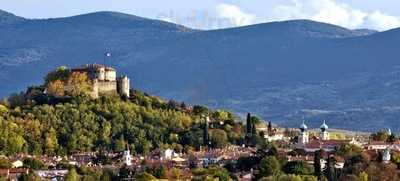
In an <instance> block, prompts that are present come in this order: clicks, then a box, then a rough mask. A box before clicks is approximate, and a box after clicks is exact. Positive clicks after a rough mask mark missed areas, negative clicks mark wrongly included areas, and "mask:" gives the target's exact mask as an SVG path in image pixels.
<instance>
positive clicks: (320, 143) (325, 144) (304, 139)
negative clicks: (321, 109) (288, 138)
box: [296, 121, 357, 152]
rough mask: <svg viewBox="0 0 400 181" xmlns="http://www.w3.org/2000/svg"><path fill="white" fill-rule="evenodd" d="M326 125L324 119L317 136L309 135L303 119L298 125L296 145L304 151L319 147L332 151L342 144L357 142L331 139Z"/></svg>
mask: <svg viewBox="0 0 400 181" xmlns="http://www.w3.org/2000/svg"><path fill="white" fill-rule="evenodd" d="M328 128H329V127H328V125H327V124H326V122H325V121H323V123H322V124H321V126H320V132H319V136H318V137H312V138H310V136H309V131H308V127H307V125H306V124H305V122H304V121H303V123H302V124H301V125H300V127H299V130H300V134H299V136H298V140H297V145H296V147H297V148H299V149H304V150H305V151H306V152H315V151H317V150H320V149H324V150H325V151H328V152H329V151H334V150H335V147H337V146H339V145H342V144H349V143H350V144H357V142H356V141H355V140H332V139H330V137H329V132H328Z"/></svg>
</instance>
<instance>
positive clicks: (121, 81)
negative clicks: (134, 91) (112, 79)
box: [117, 76, 130, 97]
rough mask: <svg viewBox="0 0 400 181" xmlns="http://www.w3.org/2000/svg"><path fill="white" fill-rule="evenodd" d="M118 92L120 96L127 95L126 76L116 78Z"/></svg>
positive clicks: (127, 80)
mask: <svg viewBox="0 0 400 181" xmlns="http://www.w3.org/2000/svg"><path fill="white" fill-rule="evenodd" d="M117 85H118V93H119V95H121V96H126V97H129V96H130V95H129V89H130V80H129V78H128V77H127V76H123V77H120V78H118V82H117Z"/></svg>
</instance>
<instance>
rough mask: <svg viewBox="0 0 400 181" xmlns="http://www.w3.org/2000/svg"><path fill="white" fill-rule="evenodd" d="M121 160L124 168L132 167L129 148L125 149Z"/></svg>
mask: <svg viewBox="0 0 400 181" xmlns="http://www.w3.org/2000/svg"><path fill="white" fill-rule="evenodd" d="M123 160H124V164H125V165H126V166H131V165H132V156H131V151H130V150H129V148H127V149H126V150H125V151H124V155H123Z"/></svg>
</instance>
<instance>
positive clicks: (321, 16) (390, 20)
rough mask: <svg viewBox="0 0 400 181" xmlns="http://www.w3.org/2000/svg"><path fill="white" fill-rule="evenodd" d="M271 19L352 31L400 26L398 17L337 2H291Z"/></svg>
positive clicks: (322, 0) (279, 6)
mask: <svg viewBox="0 0 400 181" xmlns="http://www.w3.org/2000/svg"><path fill="white" fill-rule="evenodd" d="M271 18H272V19H274V20H289V19H311V20H315V21H320V22H325V23H331V24H336V25H339V26H343V27H347V28H350V29H355V28H372V29H377V30H387V29H391V28H396V27H399V26H400V19H399V18H398V17H394V16H390V15H387V14H384V13H381V12H380V11H374V12H372V13H369V12H364V11H362V10H359V9H356V8H353V7H350V6H349V5H347V4H345V3H341V2H338V1H335V0H301V1H300V0H291V2H290V3H289V4H285V5H278V6H276V7H275V8H274V10H273V16H272V17H271Z"/></svg>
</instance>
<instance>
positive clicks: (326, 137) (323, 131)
mask: <svg viewBox="0 0 400 181" xmlns="http://www.w3.org/2000/svg"><path fill="white" fill-rule="evenodd" d="M320 128H321V133H320V135H319V139H320V140H329V132H328V125H326V123H325V120H324V123H322V125H321V127H320Z"/></svg>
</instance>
